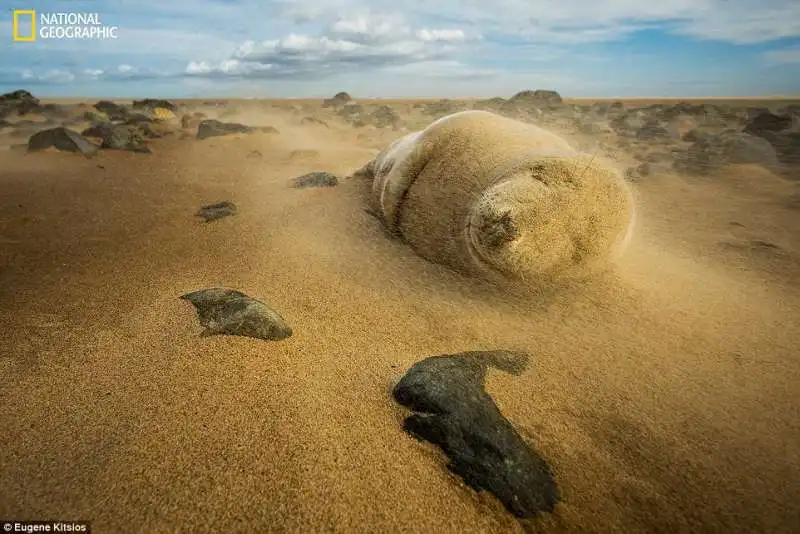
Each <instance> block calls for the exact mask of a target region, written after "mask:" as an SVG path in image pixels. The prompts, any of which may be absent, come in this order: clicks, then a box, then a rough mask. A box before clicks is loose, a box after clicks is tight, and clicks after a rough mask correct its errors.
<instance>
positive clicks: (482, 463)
mask: <svg viewBox="0 0 800 534" xmlns="http://www.w3.org/2000/svg"><path fill="white" fill-rule="evenodd" d="M526 362H527V357H526V356H525V355H522V354H519V353H513V352H508V351H490V352H463V353H460V354H453V355H444V356H433V357H429V358H426V359H425V360H422V361H421V362H417V363H415V364H414V365H413V366H412V367H411V368H410V369H409V370H408V372H407V373H406V374H405V376H404V377H403V378H402V379H401V380H400V382H399V383H398V384H397V385H396V386H395V388H394V390H393V395H394V398H395V400H396V401H397V402H399V403H400V404H402V405H403V406H406V407H408V408H410V409H411V410H413V411H414V412H416V413H414V414H412V415H411V416H409V417H408V418H406V420H405V422H404V424H403V428H404V429H405V430H406V431H407V432H408V433H410V434H411V435H413V436H415V437H417V438H420V439H423V440H426V441H429V442H431V443H433V444H435V445H438V446H439V447H440V448H441V449H442V451H444V453H445V454H446V455H447V456H448V457H449V458H450V463H449V465H448V468H449V469H450V470H451V471H452V472H453V473H455V474H457V475H458V476H460V477H461V478H463V479H464V481H465V482H466V483H467V484H469V485H470V486H471V487H473V488H474V489H476V490H478V491H480V490H488V491H490V492H492V493H493V494H494V495H495V496H496V497H497V498H498V499H499V500H500V501H501V502H502V503H503V504H504V505H505V507H506V508H507V509H508V510H509V511H510V512H511V513H513V514H514V515H516V516H518V517H530V516H534V515H536V514H537V513H538V512H541V511H546V512H552V511H553V509H554V507H555V504H556V502H557V501H558V500H559V492H558V488H557V486H556V483H555V481H554V480H553V475H552V472H551V470H550V467H549V466H548V464H547V463H546V462H545V461H544V460H543V459H542V458H541V457H540V456H539V455H538V454H537V453H536V452H534V451H533V450H531V449H530V448H529V447H528V445H527V444H526V443H525V441H524V440H523V439H522V437H521V436H520V435H519V434H518V433H517V431H516V430H515V429H514V427H513V426H512V425H511V423H510V422H509V421H508V420H507V419H506V418H505V417H503V415H502V414H501V413H500V411H499V410H498V408H497V406H496V405H495V403H494V401H493V400H492V398H491V396H489V394H488V393H487V392H486V390H485V389H484V379H485V376H486V370H487V366H489V365H491V366H494V367H497V368H499V369H503V370H505V371H507V372H510V373H513V374H520V373H521V372H522V370H523V369H524V367H525V365H526Z"/></svg>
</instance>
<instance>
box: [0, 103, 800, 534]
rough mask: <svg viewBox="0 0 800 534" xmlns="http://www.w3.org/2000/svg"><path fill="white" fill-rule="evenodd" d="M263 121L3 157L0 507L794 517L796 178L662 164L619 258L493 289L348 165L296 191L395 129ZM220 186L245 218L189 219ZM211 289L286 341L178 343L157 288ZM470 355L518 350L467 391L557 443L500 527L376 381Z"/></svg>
mask: <svg viewBox="0 0 800 534" xmlns="http://www.w3.org/2000/svg"><path fill="white" fill-rule="evenodd" d="M233 118H234V119H235V118H236V117H233ZM258 120H259V122H261V123H265V124H271V125H273V126H276V127H277V128H278V129H279V130H280V131H281V135H279V136H276V135H268V134H253V135H250V136H233V137H225V138H215V139H209V140H206V141H194V140H178V139H163V140H159V141H158V143H157V144H156V145H154V153H153V154H135V153H127V152H112V151H103V152H101V154H100V155H99V156H98V157H97V158H95V159H91V160H88V159H84V158H81V157H80V156H77V155H74V154H68V153H55V152H46V153H40V154H30V155H25V154H23V153H19V152H17V151H13V150H11V151H2V152H0V168H2V169H3V173H2V184H0V188H2V191H3V194H2V198H1V199H0V260H1V261H2V264H1V265H0V268H1V269H2V271H0V273H1V276H2V284H0V298H2V302H4V306H2V308H0V325H1V326H2V329H1V330H2V332H0V336H2V344H0V379H2V385H3V387H2V388H1V389H0V403H1V404H0V405H1V406H2V415H0V517H13V518H15V519H43V518H62V519H88V520H90V521H92V526H93V529H94V532H176V531H186V532H192V531H194V532H201V531H217V532H219V531H226V532H265V531H276V532H328V531H336V532H440V533H451V532H452V533H472V532H522V531H525V530H529V531H535V530H536V531H542V532H598V533H608V532H625V533H633V532H720V533H730V532H770V533H778V532H797V530H796V529H797V525H800V511H798V506H797V503H798V502H800V450H799V448H798V443H800V419H799V418H798V417H797V414H798V413H800V412H799V410H798V399H800V352H799V351H798V340H800V321H798V317H800V290H798V286H797V280H798V275H800V261H798V258H799V257H800V256H799V254H800V240H799V238H798V236H800V217H799V216H798V211H797V209H798V208H797V206H798V204H797V200H796V199H797V198H798V185H797V183H796V182H789V181H786V180H784V179H782V178H778V177H776V176H773V175H772V174H769V173H767V172H766V171H763V170H761V169H760V168H759V167H747V166H741V167H731V168H728V169H726V171H725V172H724V173H722V174H720V175H716V176H714V177H706V178H703V179H699V178H698V179H693V178H679V177H676V176H670V175H660V176H656V177H654V178H652V179H650V180H649V181H647V182H643V183H641V184H638V185H637V187H636V192H635V193H636V197H637V202H638V209H637V211H638V216H637V225H638V226H637V228H636V233H635V234H634V236H633V239H632V242H631V244H630V246H629V248H628V250H627V252H626V254H625V255H624V256H623V257H622V259H621V260H620V264H619V267H618V269H617V270H616V271H615V272H614V273H612V274H610V275H608V276H607V277H605V278H603V279H601V280H597V281H596V282H593V283H591V284H587V285H586V286H585V287H581V288H579V289H574V290H571V291H569V292H561V293H557V294H554V295H546V294H545V295H542V294H539V295H515V296H509V295H502V294H498V293H497V292H496V290H493V289H492V288H491V287H488V286H485V285H482V284H481V283H480V282H477V281H474V280H470V279H468V278H465V277H463V276H460V275H458V274H456V273H454V272H453V271H450V270H448V269H447V268H445V267H441V266H437V265H434V264H432V263H429V262H426V261H425V260H423V259H421V258H420V257H418V256H416V255H415V254H414V253H413V251H412V250H411V249H410V248H409V247H407V246H405V245H404V244H402V243H400V242H398V241H396V240H392V239H389V238H388V237H387V236H386V234H385V232H384V231H383V229H382V226H381V224H380V222H379V221H378V220H376V219H375V218H374V217H373V216H371V215H370V214H368V213H366V212H365V211H364V209H363V208H364V207H365V206H366V199H367V197H368V194H369V193H368V187H366V188H365V186H364V184H363V183H362V182H361V181H359V180H358V179H355V178H354V179H351V180H347V179H345V180H342V183H341V184H340V185H339V186H337V187H333V188H322V189H305V190H296V189H292V188H291V180H292V179H293V178H294V177H296V176H299V175H301V174H304V173H306V172H310V171H315V170H326V171H330V172H333V173H335V174H338V175H340V176H347V175H348V174H349V173H352V172H353V171H354V170H356V169H358V168H359V167H360V166H361V165H363V164H364V163H365V162H366V161H368V160H369V159H370V158H372V157H373V156H374V155H375V153H376V150H377V148H379V147H380V146H381V145H382V144H383V143H385V142H387V141H390V140H391V139H393V138H394V137H397V136H398V133H397V132H391V131H388V132H387V131H376V132H373V133H369V134H366V135H365V134H364V133H362V132H359V131H358V130H353V129H352V128H350V129H338V128H330V129H328V128H324V127H316V126H299V125H296V123H292V122H291V121H290V120H289V119H288V118H285V117H284V116H283V115H279V114H278V112H277V111H276V112H275V114H274V115H273V116H269V117H259V118H258ZM255 150H257V151H259V152H260V154H261V156H260V157H253V156H252V155H253V154H254V152H253V151H255ZM295 150H303V151H306V152H296V153H295V156H290V155H291V153H292V151H295ZM310 150H316V151H317V152H316V153H315V152H310ZM297 154H300V155H301V156H302V157H297ZM222 200H232V201H233V202H235V203H236V204H237V206H238V208H239V209H238V214H237V215H235V216H233V217H229V218H226V219H223V220H220V221H215V222H212V223H208V224H206V223H203V222H201V221H199V220H198V219H197V218H196V217H193V214H194V213H195V212H196V211H197V209H198V208H199V207H200V206H201V205H205V204H210V203H214V202H219V201H222ZM762 242H769V243H773V244H776V245H779V247H780V248H774V247H767V246H761V245H759V243H762ZM214 286H225V287H231V288H235V289H238V290H240V291H243V292H245V293H247V294H248V295H250V296H252V297H254V298H259V299H262V300H264V301H265V302H267V303H268V304H269V305H270V306H273V307H274V308H275V309H276V310H277V311H278V312H279V313H280V314H281V315H282V316H283V317H284V318H285V319H286V320H287V322H288V323H289V324H290V325H291V327H292V328H293V330H294V335H293V336H292V337H291V338H289V339H287V340H285V341H281V342H265V341H261V340H255V339H248V338H240V337H226V336H219V337H207V338H200V337H199V333H200V331H201V330H202V329H201V327H200V326H199V325H198V323H197V318H196V315H195V312H194V310H193V309H192V307H191V305H190V304H188V303H187V302H186V301H182V300H180V299H179V298H178V297H179V296H180V295H182V294H184V293H187V292H190V291H193V290H198V289H203V288H207V287H214ZM483 348H486V349H494V348H506V349H513V350H525V351H528V352H530V354H531V355H532V363H531V366H530V368H529V369H528V370H527V371H525V372H524V373H523V374H522V375H521V376H519V377H515V376H512V375H507V374H504V373H502V372H499V371H495V370H492V371H490V373H489V376H488V379H487V389H488V391H489V393H490V394H491V395H492V396H493V397H494V399H495V401H496V403H497V405H498V407H499V408H500V410H501V411H502V412H503V414H504V415H505V416H506V417H507V418H508V419H509V420H510V421H511V422H512V423H513V424H514V425H515V426H516V427H517V428H518V429H519V430H520V432H521V433H522V435H523V436H524V437H525V439H526V440H528V441H529V442H530V443H531V444H532V445H533V446H534V447H535V448H536V449H537V450H538V451H539V452H540V453H541V454H542V456H543V457H544V458H546V459H547V460H548V461H549V462H550V463H551V464H552V466H553V469H554V473H555V477H556V480H557V482H558V484H559V486H560V488H561V491H562V494H563V503H562V504H560V505H559V506H558V508H557V512H556V514H554V515H553V516H548V515H546V514H545V515H544V516H543V517H542V518H541V519H539V520H533V521H529V522H527V523H524V524H523V523H520V522H518V521H516V520H515V519H513V518H512V516H511V515H510V514H508V513H507V512H505V510H504V509H503V508H502V506H501V505H500V504H499V503H498V502H497V500H496V499H494V498H493V497H491V496H488V495H486V494H477V493H475V492H474V491H473V490H471V489H469V488H468V487H467V486H466V485H464V484H463V483H462V482H461V481H460V480H459V479H458V478H456V477H454V476H453V475H451V474H449V473H448V472H447V471H446V469H445V468H444V463H445V460H444V458H443V455H441V453H440V452H439V451H438V450H436V449H435V448H433V447H431V446H430V445H427V444H423V443H420V442H417V441H415V440H414V439H412V438H411V437H409V436H407V435H406V434H405V433H404V432H403V431H402V429H401V423H402V420H403V417H404V416H405V415H406V413H407V412H406V411H405V410H404V409H403V408H402V407H400V406H398V405H397V404H396V403H395V402H394V401H393V400H392V398H391V388H392V387H393V386H394V384H395V383H396V382H397V381H398V380H399V379H400V377H401V376H402V375H403V373H404V372H405V371H406V370H407V369H408V367H409V366H411V365H412V364H413V363H414V362H416V361H419V360H421V359H422V358H424V357H426V356H430V355H434V354H442V353H455V352H460V351H467V350H479V349H483Z"/></svg>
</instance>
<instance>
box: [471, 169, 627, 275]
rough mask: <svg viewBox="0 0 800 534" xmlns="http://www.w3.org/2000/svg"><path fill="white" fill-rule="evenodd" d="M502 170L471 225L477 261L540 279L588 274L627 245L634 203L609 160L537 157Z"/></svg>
mask: <svg viewBox="0 0 800 534" xmlns="http://www.w3.org/2000/svg"><path fill="white" fill-rule="evenodd" d="M499 174H500V175H501V176H502V177H503V178H502V179H501V180H500V181H497V182H495V183H494V185H492V186H490V187H489V188H487V189H486V190H485V191H484V192H483V194H482V195H481V196H480V197H479V198H478V199H477V200H476V202H475V203H474V204H473V205H472V207H471V209H470V210H469V213H468V215H467V220H466V223H465V232H466V236H465V237H466V244H467V249H468V251H469V254H470V256H471V258H472V262H473V263H474V264H475V265H476V266H478V267H479V268H480V269H481V270H483V271H484V272H489V273H495V274H499V275H501V276H502V277H503V278H506V279H519V280H523V281H526V282H534V283H535V282H537V281H539V282H545V281H550V282H555V281H557V280H561V279H574V278H583V277H585V276H586V275H588V274H590V273H592V272H595V271H597V270H599V269H602V268H603V267H605V266H606V265H607V264H608V263H609V262H610V260H612V259H613V258H614V257H615V256H616V255H618V254H619V253H620V252H621V251H622V249H623V248H624V246H625V245H626V243H627V240H628V237H629V235H630V228H631V225H632V220H633V202H632V197H631V194H630V191H629V189H628V187H627V185H626V184H625V182H624V181H623V179H622V178H621V176H620V175H619V173H618V172H617V171H616V170H614V169H613V167H611V166H610V165H608V164H605V163H602V162H600V161H596V160H595V159H594V158H590V157H588V156H583V155H579V156H567V157H548V158H541V157H538V158H536V159H529V160H523V161H522V162H521V163H518V164H517V166H516V168H514V169H513V170H512V171H511V172H507V170H503V171H502V172H501V173H499Z"/></svg>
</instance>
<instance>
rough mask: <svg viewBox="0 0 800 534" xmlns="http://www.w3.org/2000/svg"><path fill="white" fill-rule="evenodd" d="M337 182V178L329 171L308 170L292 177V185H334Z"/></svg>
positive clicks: (303, 186)
mask: <svg viewBox="0 0 800 534" xmlns="http://www.w3.org/2000/svg"><path fill="white" fill-rule="evenodd" d="M338 184H339V179H338V178H337V177H336V176H334V175H333V174H331V173H329V172H310V173H308V174H304V175H303V176H299V177H297V178H295V179H294V187H295V188H297V189H302V188H306V187H334V186H336V185H338Z"/></svg>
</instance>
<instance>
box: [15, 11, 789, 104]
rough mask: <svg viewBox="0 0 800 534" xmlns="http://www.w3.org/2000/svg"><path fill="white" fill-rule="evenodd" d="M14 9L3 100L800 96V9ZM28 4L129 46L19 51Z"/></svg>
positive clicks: (65, 44)
mask: <svg viewBox="0 0 800 534" xmlns="http://www.w3.org/2000/svg"><path fill="white" fill-rule="evenodd" d="M3 5H4V7H3V10H2V15H0V92H7V91H11V90H15V89H20V88H24V89H28V90H30V91H31V92H33V93H34V94H36V95H37V96H44V97H48V96H49V97H55V96H62V97H84V96H98V97H99V96H102V97H145V96H150V97H163V98H181V97H183V98H189V97H223V96H225V97H261V98H265V97H273V98H279V97H296V98H301V97H313V98H319V97H328V96H332V95H333V94H335V93H337V92H339V91H347V92H349V93H350V94H351V95H353V96H356V97H387V98H390V97H467V96H471V97H492V96H510V95H513V94H514V93H516V92H517V91H520V90H524V89H554V90H557V91H559V92H560V93H561V94H562V95H565V96H571V97H635V96H664V97H692V96H694V97H703V96H762V95H800V0H658V1H648V0H260V1H259V0H10V1H4V2H3ZM14 9H35V10H37V13H38V16H37V19H39V17H41V14H43V13H96V14H97V15H98V19H99V23H100V24H102V25H103V26H108V27H111V26H116V27H118V30H117V32H116V35H117V38H116V39H106V40H97V39H95V40H91V39H43V38H41V37H40V38H39V39H38V40H37V41H36V42H14V41H13V39H12V33H13V32H12V19H13V16H12V11H13V10H14ZM21 20H23V22H22V23H21V26H20V29H21V32H22V33H23V34H24V33H25V32H29V31H30V27H29V26H27V23H26V22H25V20H26V19H24V18H23V19H21ZM38 22H39V23H41V20H39V21H38ZM39 30H41V24H40V28H39Z"/></svg>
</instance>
